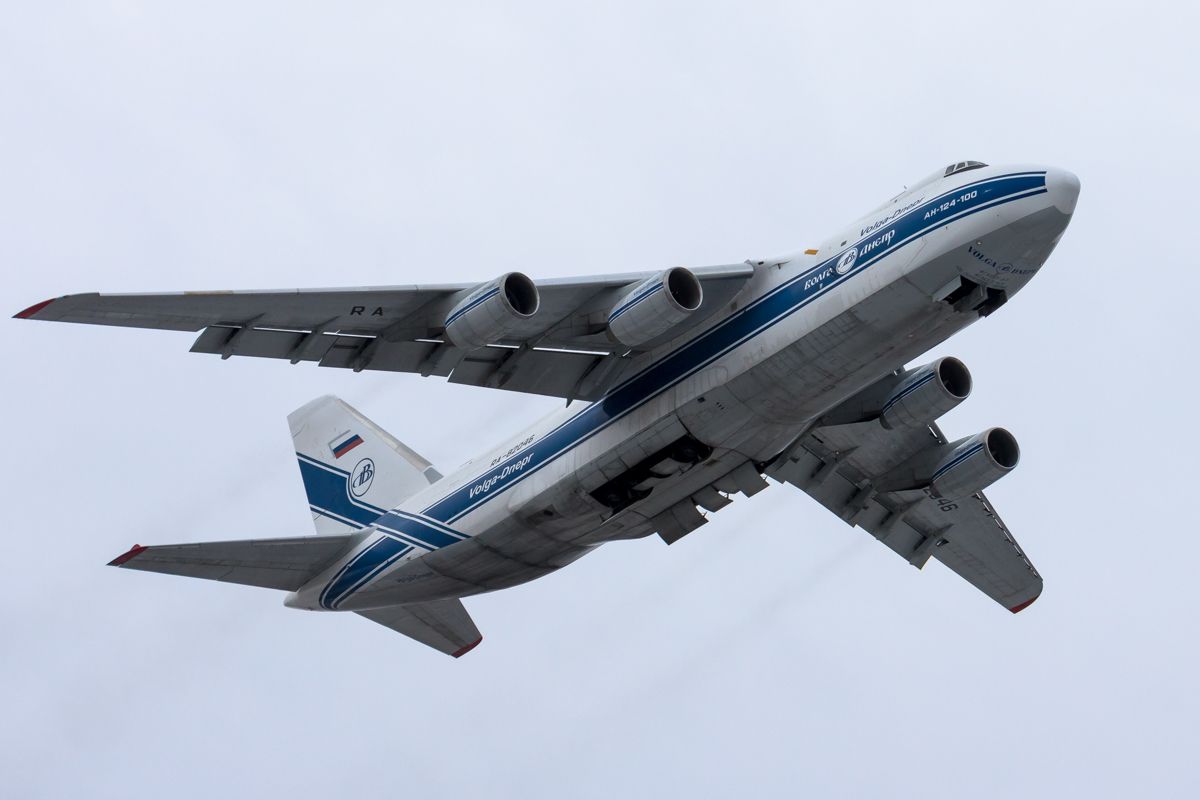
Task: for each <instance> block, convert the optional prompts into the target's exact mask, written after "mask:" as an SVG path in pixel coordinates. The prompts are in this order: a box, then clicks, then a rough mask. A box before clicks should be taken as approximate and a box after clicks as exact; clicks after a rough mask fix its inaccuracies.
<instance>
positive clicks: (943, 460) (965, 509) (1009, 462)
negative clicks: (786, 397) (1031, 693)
mask: <svg viewBox="0 0 1200 800" xmlns="http://www.w3.org/2000/svg"><path fill="white" fill-rule="evenodd" d="M955 384H958V385H957V386H956V385H955ZM969 391H970V375H969V373H967V372H966V368H965V367H963V366H962V364H961V362H958V361H957V360H956V359H941V360H939V361H937V362H934V363H933V364H931V365H926V366H925V367H921V368H917V369H914V370H909V371H900V372H897V373H895V374H894V375H891V376H888V377H887V378H885V379H883V380H882V381H880V383H879V384H876V385H875V386H874V387H871V388H869V389H868V390H866V391H864V392H863V393H862V394H860V395H859V396H857V397H855V398H852V399H851V400H849V401H847V402H846V403H845V404H843V405H842V406H839V407H838V408H835V409H833V410H832V411H831V412H829V413H828V414H827V415H826V416H825V417H824V418H823V420H822V424H818V426H816V427H814V428H813V429H812V430H809V431H808V432H806V433H805V434H804V435H802V436H801V437H800V438H799V439H798V440H797V441H796V442H795V443H794V444H793V445H792V446H791V447H790V448H789V449H788V450H787V451H786V452H785V453H783V454H782V455H781V456H780V457H778V458H776V459H775V460H774V461H773V462H772V463H771V464H770V465H769V466H768V467H767V468H766V472H767V474H768V475H770V476H771V477H773V478H775V479H776V480H779V481H784V482H787V483H790V484H792V485H794V486H797V487H799V488H801V489H803V490H804V491H805V492H806V493H807V494H808V495H810V496H811V497H813V498H814V499H815V500H817V501H818V502H819V503H821V505H823V506H825V507H826V508H827V509H829V510H830V511H832V512H833V513H834V514H836V515H838V516H839V517H840V518H841V519H842V520H844V521H845V522H846V523H848V524H850V525H857V526H858V527H861V528H863V529H864V530H866V531H868V532H870V533H871V534H872V535H873V536H875V538H877V539H878V540H879V541H881V542H883V543H884V544H885V545H887V546H888V547H889V548H891V549H892V550H893V551H894V552H896V553H897V554H899V555H900V556H902V557H904V558H905V559H906V560H907V561H908V562H909V563H910V564H912V565H913V566H915V567H918V568H920V567H923V566H924V565H925V563H926V562H927V561H928V560H929V558H930V557H933V558H936V559H937V560H939V561H941V562H942V563H943V564H945V565H946V566H947V567H949V568H950V569H951V570H953V571H954V572H956V573H957V574H958V575H960V576H961V577H963V578H964V579H965V580H967V581H968V582H969V583H971V584H972V585H973V586H975V587H976V588H978V589H979V590H980V591H982V592H983V593H984V594H986V595H987V596H988V597H990V598H992V599H993V600H995V601H996V602H997V603H1000V604H1001V605H1003V606H1004V607H1005V608H1007V609H1009V610H1010V611H1012V612H1014V613H1015V612H1017V611H1020V610H1021V609H1023V608H1025V607H1027V606H1028V605H1030V604H1031V603H1032V602H1033V601H1034V600H1036V599H1037V597H1038V595H1040V594H1041V592H1042V577H1041V575H1039V574H1038V571H1037V570H1036V569H1035V568H1034V566H1033V563H1032V562H1031V561H1030V560H1029V558H1028V556H1026V554H1025V552H1024V550H1022V549H1021V546H1020V545H1019V544H1017V540H1016V538H1015V537H1014V536H1013V535H1012V533H1011V532H1010V531H1009V530H1008V528H1007V526H1005V524H1004V522H1003V520H1001V519H1000V516H999V515H998V514H997V513H996V510H995V509H994V508H993V507H992V505H991V503H990V502H988V499H987V497H986V496H985V495H984V493H983V491H982V490H983V488H984V487H985V486H987V485H989V484H990V483H991V482H992V481H995V480H997V479H998V478H1000V477H1002V476H1003V475H1004V474H1006V473H1007V472H1008V471H1010V470H1011V469H1012V468H1013V467H1014V466H1015V465H1016V461H1017V455H1018V450H1017V447H1016V441H1015V440H1014V439H1012V437H1011V434H1009V433H1008V432H1007V431H1004V430H1003V429H1001V428H991V429H988V430H987V431H984V432H983V433H980V434H977V435H975V436H970V437H966V438H964V439H960V440H958V441H956V442H948V441H947V440H946V437H945V436H944V435H943V434H942V432H941V430H940V429H939V428H938V427H937V425H936V424H934V423H933V422H932V421H931V418H932V417H936V416H938V415H939V414H940V413H944V412H945V411H946V410H948V409H949V408H951V407H953V405H955V404H957V403H958V402H960V401H961V400H962V399H964V398H965V397H966V395H967V393H968V392H969Z"/></svg>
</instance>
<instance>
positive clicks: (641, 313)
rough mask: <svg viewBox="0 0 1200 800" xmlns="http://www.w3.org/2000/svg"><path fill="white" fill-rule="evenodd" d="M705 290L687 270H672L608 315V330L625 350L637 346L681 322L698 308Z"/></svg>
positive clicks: (635, 291) (624, 299)
mask: <svg viewBox="0 0 1200 800" xmlns="http://www.w3.org/2000/svg"><path fill="white" fill-rule="evenodd" d="M703 300H704V290H703V289H702V288H701V287H700V281H699V279H697V278H696V276H695V275H694V274H692V271H691V270H690V269H686V268H684V267H674V268H672V269H668V270H666V271H664V272H662V273H659V274H658V275H655V276H654V277H653V278H650V279H649V280H647V281H643V282H642V283H639V284H638V285H637V286H635V287H634V288H633V289H632V290H631V291H629V292H628V293H627V294H626V295H625V296H624V297H622V298H621V299H620V300H619V301H618V302H617V304H616V305H615V306H613V308H612V311H610V312H608V330H609V332H610V333H611V334H612V336H613V338H614V339H616V340H617V341H618V342H620V343H621V344H623V345H625V346H627V347H638V346H640V345H643V344H645V343H646V342H649V341H651V340H653V339H655V338H657V337H659V336H661V335H662V334H664V333H666V332H667V331H669V330H670V329H671V328H673V327H675V326H676V325H678V324H679V323H680V322H683V320H684V319H686V318H687V316H688V315H689V314H691V313H692V312H693V311H695V310H696V309H698V308H700V303H701V302H703Z"/></svg>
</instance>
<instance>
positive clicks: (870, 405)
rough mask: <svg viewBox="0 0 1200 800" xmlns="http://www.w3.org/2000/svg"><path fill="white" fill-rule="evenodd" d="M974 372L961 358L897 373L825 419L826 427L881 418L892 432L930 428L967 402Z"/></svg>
mask: <svg viewBox="0 0 1200 800" xmlns="http://www.w3.org/2000/svg"><path fill="white" fill-rule="evenodd" d="M970 393H971V373H970V372H969V371H968V370H967V367H966V365H965V364H963V363H962V362H961V361H959V360H958V359H957V358H950V357H948V356H947V357H945V358H939V359H938V360H937V361H934V362H932V363H929V364H926V365H924V366H922V367H917V368H915V369H910V370H908V371H906V372H901V373H893V374H891V375H888V376H887V377H885V378H882V379H881V380H878V381H876V382H875V383H873V384H871V385H870V386H868V387H867V388H866V389H863V390H862V391H861V392H859V393H858V394H856V395H854V396H853V397H851V398H850V399H849V400H846V401H845V402H843V403H842V404H841V405H838V406H836V407H835V408H832V409H830V410H829V411H828V412H826V413H825V415H824V416H823V417H822V418H821V424H823V425H845V424H848V423H853V422H866V421H868V420H872V419H878V420H879V421H880V423H881V424H882V425H883V427H885V428H888V429H893V428H900V427H905V426H911V427H919V426H924V425H928V424H930V423H931V422H933V421H934V420H935V419H937V418H938V417H940V416H942V415H943V414H945V413H946V412H947V411H949V410H950V409H952V408H954V407H955V406H956V405H958V404H959V403H961V402H962V401H963V400H966V399H967V395H969V394H970Z"/></svg>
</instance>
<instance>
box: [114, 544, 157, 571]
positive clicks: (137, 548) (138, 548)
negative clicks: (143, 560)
mask: <svg viewBox="0 0 1200 800" xmlns="http://www.w3.org/2000/svg"><path fill="white" fill-rule="evenodd" d="M149 549H150V548H148V547H145V546H144V545H140V544H135V545H134V546H133V547H131V548H129V549H128V550H127V551H125V552H124V553H122V554H121V555H119V556H117V557H116V558H114V559H113V560H112V561H110V562H108V565H109V566H110V567H119V566H121V565H122V564H124V563H125V562H127V561H129V560H130V559H133V558H137V556H138V554H139V553H141V552H142V551H143V550H149Z"/></svg>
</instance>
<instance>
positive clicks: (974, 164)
mask: <svg viewBox="0 0 1200 800" xmlns="http://www.w3.org/2000/svg"><path fill="white" fill-rule="evenodd" d="M986 166H987V164H985V163H983V162H982V161H960V162H958V163H957V164H951V165H950V166H948V167H946V173H945V174H944V175H942V177H943V178H949V177H950V176H951V175H954V174H955V173H958V172H966V171H967V170H969V169H979V168H980V167H986Z"/></svg>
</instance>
